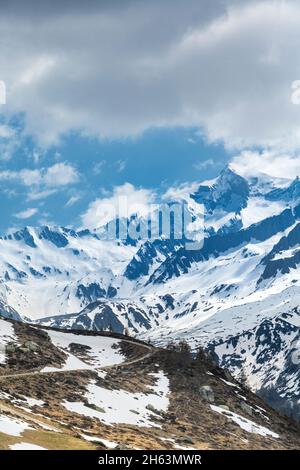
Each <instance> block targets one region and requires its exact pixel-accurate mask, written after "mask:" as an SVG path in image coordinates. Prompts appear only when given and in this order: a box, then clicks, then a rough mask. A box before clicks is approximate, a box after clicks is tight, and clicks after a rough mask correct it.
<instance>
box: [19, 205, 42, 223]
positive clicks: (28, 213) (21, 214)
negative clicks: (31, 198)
mask: <svg viewBox="0 0 300 470" xmlns="http://www.w3.org/2000/svg"><path fill="white" fill-rule="evenodd" d="M37 212H38V209H36V208H34V207H32V208H28V209H26V210H24V211H22V212H18V213H17V214H15V217H17V219H22V220H24V219H30V217H33V216H34V215H35V214H36V213H37Z"/></svg>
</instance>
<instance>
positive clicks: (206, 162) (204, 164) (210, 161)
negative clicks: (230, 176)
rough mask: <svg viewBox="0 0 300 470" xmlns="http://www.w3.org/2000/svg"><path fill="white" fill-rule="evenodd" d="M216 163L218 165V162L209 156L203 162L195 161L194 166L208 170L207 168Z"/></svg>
mask: <svg viewBox="0 0 300 470" xmlns="http://www.w3.org/2000/svg"><path fill="white" fill-rule="evenodd" d="M215 165H217V162H215V161H214V160H213V159H212V158H208V159H207V160H204V161H202V162H197V163H195V164H194V168H195V170H207V168H210V167H212V166H215Z"/></svg>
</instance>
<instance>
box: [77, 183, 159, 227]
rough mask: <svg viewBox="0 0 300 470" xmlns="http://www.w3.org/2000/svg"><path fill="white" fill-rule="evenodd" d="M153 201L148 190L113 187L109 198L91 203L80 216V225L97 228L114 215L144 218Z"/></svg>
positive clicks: (127, 185)
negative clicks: (135, 215)
mask: <svg viewBox="0 0 300 470" xmlns="http://www.w3.org/2000/svg"><path fill="white" fill-rule="evenodd" d="M154 201H155V193H154V192H153V191H151V190H149V189H139V188H135V187H134V186H133V185H132V184H130V183H125V184H123V185H122V186H115V187H114V189H113V192H112V194H111V195H110V196H109V197H103V198H98V199H96V200H95V201H93V202H92V203H91V204H90V205H89V207H88V209H87V211H86V212H85V213H84V214H82V216H81V220H82V225H83V226H84V227H87V228H92V229H93V228H99V227H101V226H103V225H104V224H106V223H107V222H109V221H110V220H112V219H113V218H114V217H115V215H116V214H118V213H119V215H120V216H121V217H122V216H124V217H130V216H131V215H133V214H138V215H139V216H146V215H147V214H148V213H149V211H150V210H151V204H153V203H154Z"/></svg>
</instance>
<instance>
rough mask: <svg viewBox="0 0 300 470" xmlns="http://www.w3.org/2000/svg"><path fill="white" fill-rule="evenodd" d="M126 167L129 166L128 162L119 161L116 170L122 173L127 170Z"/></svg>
mask: <svg viewBox="0 0 300 470" xmlns="http://www.w3.org/2000/svg"><path fill="white" fill-rule="evenodd" d="M126 165H127V162H126V160H118V161H117V162H116V169H117V172H118V173H122V171H124V170H125V168H126Z"/></svg>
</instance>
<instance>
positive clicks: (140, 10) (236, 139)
mask: <svg viewBox="0 0 300 470" xmlns="http://www.w3.org/2000/svg"><path fill="white" fill-rule="evenodd" d="M25 5H26V7H25ZM38 20H39V21H38ZM299 21H300V6H299V4H297V3H295V2H294V1H292V0H290V1H286V2H277V1H273V0H269V1H266V2H257V3H256V2H254V1H250V0H249V1H242V0H239V1H236V2H235V1H225V0H223V1H221V0H215V1H214V2H212V1H211V0H202V1H198V0H185V1H182V0H172V1H171V0H164V1H158V0H153V1H151V2H150V1H134V0H132V1H129V0H128V1H115V0H114V1H110V2H108V1H107V2H106V1H104V2H99V1H97V2H96V1H95V2H94V1H91V2H76V1H75V2H74V1H72V2H69V1H66V0H65V1H62V2H47V3H46V2H43V3H42V2H30V1H28V2H17V1H10V2H2V3H1V17H0V37H1V55H0V70H1V74H2V76H1V77H0V78H2V79H4V80H5V81H6V83H7V88H8V104H7V106H6V108H5V110H6V111H7V112H10V113H14V112H19V111H24V112H25V113H26V128H27V130H28V132H30V133H32V134H33V135H35V136H37V138H38V139H39V140H40V141H42V142H47V143H48V142H50V143H51V142H53V141H54V140H55V139H56V138H58V137H59V136H60V135H61V134H62V133H64V132H68V131H70V130H73V129H75V130H80V131H81V132H84V133H86V134H91V135H96V136H99V137H117V136H128V135H129V136H131V135H136V134H138V133H140V132H143V131H144V130H145V129H148V128H149V127H153V126H198V127H199V129H201V131H202V132H205V133H206V135H207V137H208V138H209V139H211V140H213V141H215V140H218V139H223V140H224V141H225V143H226V144H227V145H229V146H246V145H267V144H273V143H275V142H277V141H280V139H282V138H284V136H286V135H289V139H290V141H291V142H293V141H297V139H298V137H297V136H298V135H299V134H300V133H299V131H298V127H299V126H298V121H297V113H298V112H299V111H298V109H296V107H295V106H294V107H293V106H291V103H290V100H289V93H290V83H291V81H292V80H294V79H297V78H299V77H297V73H298V70H299V68H300V59H298V50H297V49H298V44H299V42H300V32H299V27H298V25H299Z"/></svg>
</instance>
